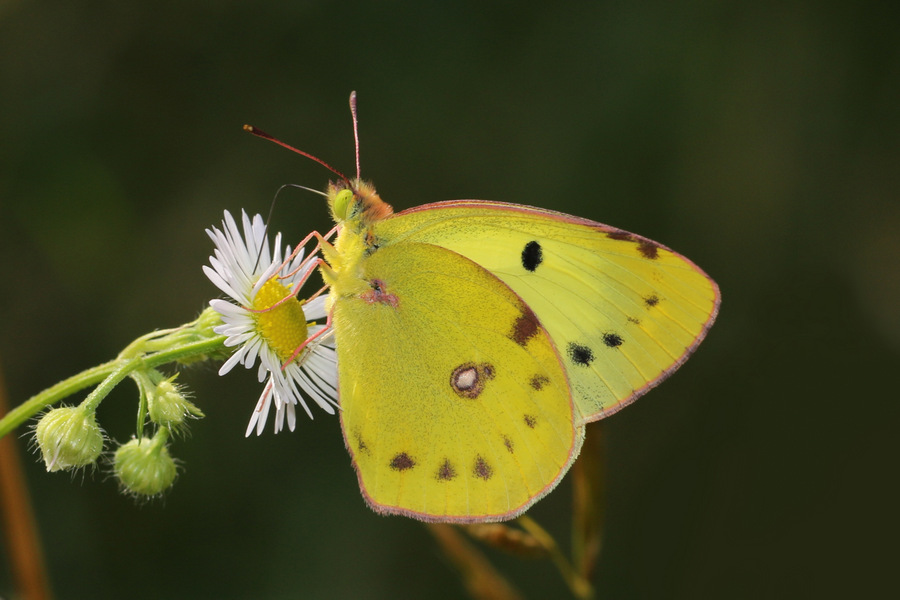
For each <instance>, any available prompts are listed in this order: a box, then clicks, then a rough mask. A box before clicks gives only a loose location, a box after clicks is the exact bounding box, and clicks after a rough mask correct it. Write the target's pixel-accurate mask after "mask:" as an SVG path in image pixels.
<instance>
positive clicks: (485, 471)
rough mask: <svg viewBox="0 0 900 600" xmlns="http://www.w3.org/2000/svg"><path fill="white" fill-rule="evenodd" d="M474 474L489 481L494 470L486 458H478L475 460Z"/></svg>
mask: <svg viewBox="0 0 900 600" xmlns="http://www.w3.org/2000/svg"><path fill="white" fill-rule="evenodd" d="M472 473H473V474H474V475H475V477H478V478H480V479H484V480H485V481H487V480H488V479H490V478H491V476H492V475H493V474H494V469H493V468H492V467H491V465H489V464H488V462H487V461H486V460H484V458H482V457H481V456H477V457H476V458H475V468H473V469H472Z"/></svg>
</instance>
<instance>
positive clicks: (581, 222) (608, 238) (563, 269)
mask: <svg viewBox="0 0 900 600" xmlns="http://www.w3.org/2000/svg"><path fill="white" fill-rule="evenodd" d="M374 232H375V236H376V239H377V240H378V242H379V243H381V244H383V245H384V246H385V247H388V246H390V245H392V244H397V245H405V244H407V243H409V242H420V243H427V244H434V245H436V246H440V247H442V248H447V249H449V250H452V251H454V252H457V253H459V254H460V255H462V256H465V257H467V258H469V259H471V260H472V261H473V262H475V263H477V264H478V265H480V266H482V267H484V268H485V269H487V270H488V271H490V272H491V273H492V274H493V275H495V276H497V277H498V278H499V279H500V280H502V281H503V282H504V283H506V284H507V285H508V286H509V287H510V288H511V289H512V290H513V291H514V292H515V293H516V294H517V295H518V296H519V297H520V298H521V299H522V300H523V301H524V302H525V303H526V304H527V305H528V306H529V307H530V308H531V310H532V311H534V313H535V314H536V315H537V317H538V319H539V321H540V323H541V325H542V326H543V327H544V328H545V329H546V330H547V332H548V333H549V335H550V337H551V339H552V341H553V343H554V345H555V347H556V349H557V351H558V353H559V355H560V356H561V358H562V360H563V363H564V365H565V368H566V372H567V375H568V378H569V381H570V385H571V386H572V390H573V396H574V401H575V403H576V405H577V409H578V413H579V422H581V423H583V422H588V421H593V420H596V419H599V418H602V417H603V416H606V415H608V414H610V413H612V412H615V411H616V410H618V409H620V408H621V407H623V406H625V405H626V404H628V403H629V402H631V401H632V400H634V399H635V398H637V397H638V396H640V395H641V394H643V393H644V392H645V391H647V390H648V389H649V388H650V387H652V386H653V385H655V384H656V383H658V382H659V381H661V380H662V379H664V378H665V377H666V376H667V375H668V374H670V373H671V372H672V371H673V370H674V369H676V368H677V367H678V366H679V365H680V364H681V363H682V362H684V360H686V359H687V357H688V356H689V355H690V353H691V352H692V351H693V349H694V348H695V347H696V346H697V344H699V343H700V341H701V340H702V339H703V337H704V336H705V334H706V331H707V330H708V328H709V327H710V326H711V325H712V322H713V320H714V319H715V316H716V312H717V310H718V304H719V291H718V287H717V286H716V284H715V283H714V282H713V281H712V280H711V279H710V278H709V277H708V276H707V275H706V274H705V273H704V272H703V271H702V270H700V269H699V268H698V267H697V266H696V265H694V264H693V263H692V262H691V261H689V260H688V259H686V258H684V257H683V256H681V255H679V254H677V253H675V252H673V251H671V250H669V249H668V248H666V247H665V246H662V245H660V244H657V243H655V242H652V241H650V240H647V239H646V238H642V237H640V236H637V235H634V234H630V233H627V232H624V231H621V230H618V229H615V228H612V227H609V226H606V225H602V224H600V223H595V222H592V221H588V220H586V219H580V218H577V217H571V216H568V215H564V214H561V213H556V212H552V211H545V210H540V209H535V208H531V207H524V206H518V205H512V204H504V203H494V202H477V201H459V202H443V203H436V204H429V205H425V206H421V207H418V208H415V209H412V210H409V211H406V212H403V213H399V214H397V215H394V216H392V217H390V218H388V219H385V220H384V221H381V222H378V223H377V224H376V226H375V228H374Z"/></svg>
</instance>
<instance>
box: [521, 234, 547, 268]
mask: <svg viewBox="0 0 900 600" xmlns="http://www.w3.org/2000/svg"><path fill="white" fill-rule="evenodd" d="M543 261H544V251H543V249H542V248H541V245H540V244H539V243H538V242H536V241H530V242H528V243H527V244H525V248H523V249H522V266H523V267H525V270H526V271H531V272H534V270H535V269H537V268H538V265H540V264H541V263H542V262H543Z"/></svg>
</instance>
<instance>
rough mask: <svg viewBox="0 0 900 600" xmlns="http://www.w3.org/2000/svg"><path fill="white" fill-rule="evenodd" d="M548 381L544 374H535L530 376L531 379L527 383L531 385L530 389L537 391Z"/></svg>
mask: <svg viewBox="0 0 900 600" xmlns="http://www.w3.org/2000/svg"><path fill="white" fill-rule="evenodd" d="M548 383H550V379H549V378H548V377H545V376H544V375H535V376H534V377H532V378H531V381H529V382H528V385H530V386H531V389H533V390H535V391H538V392H539V391H541V390H542V389H544V386H545V385H547V384H548Z"/></svg>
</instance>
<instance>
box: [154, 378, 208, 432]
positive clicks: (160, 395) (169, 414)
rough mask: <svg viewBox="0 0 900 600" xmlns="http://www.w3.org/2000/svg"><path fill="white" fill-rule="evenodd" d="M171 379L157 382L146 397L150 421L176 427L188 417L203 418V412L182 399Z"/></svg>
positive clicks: (179, 391) (185, 399)
mask: <svg viewBox="0 0 900 600" xmlns="http://www.w3.org/2000/svg"><path fill="white" fill-rule="evenodd" d="M173 379H175V378H174V377H172V378H171V379H166V380H164V381H161V382H159V384H157V386H156V389H154V390H153V391H152V392H151V393H149V394H148V395H147V404H148V407H147V411H148V413H149V414H150V420H151V421H153V422H154V423H157V424H159V425H162V426H165V427H178V426H179V425H181V424H182V423H184V420H185V419H186V418H187V417H189V416H193V417H203V411H201V410H200V409H199V408H197V407H196V406H195V405H194V404H193V403H192V402H190V401H188V399H187V398H185V397H184V395H183V394H182V393H181V390H180V389H179V386H177V385H175V384H174V383H173V381H172V380H173Z"/></svg>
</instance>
